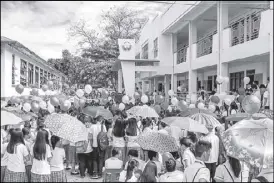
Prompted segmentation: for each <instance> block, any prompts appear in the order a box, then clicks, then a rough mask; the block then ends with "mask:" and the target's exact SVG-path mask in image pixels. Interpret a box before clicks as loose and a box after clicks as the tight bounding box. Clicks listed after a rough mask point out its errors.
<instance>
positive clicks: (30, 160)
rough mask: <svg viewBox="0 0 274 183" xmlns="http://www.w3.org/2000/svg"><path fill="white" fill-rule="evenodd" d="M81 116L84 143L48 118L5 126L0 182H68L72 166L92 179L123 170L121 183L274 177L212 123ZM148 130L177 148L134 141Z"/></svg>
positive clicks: (124, 116)
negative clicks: (55, 131) (195, 125)
mask: <svg viewBox="0 0 274 183" xmlns="http://www.w3.org/2000/svg"><path fill="white" fill-rule="evenodd" d="M77 118H78V119H79V120H80V121H81V122H82V123H83V124H85V126H86V128H87V130H88V132H89V136H88V139H89V141H88V143H87V145H86V146H85V147H84V145H83V146H79V143H71V142H68V141H66V140H64V139H61V138H59V137H57V136H54V135H52V134H51V132H50V131H49V130H48V129H46V127H45V125H44V124H43V119H44V118H42V119H39V120H37V121H35V120H34V121H33V122H32V123H30V122H26V123H25V125H24V127H23V128H17V127H15V128H11V127H7V126H5V127H3V128H2V129H1V182H67V177H66V171H65V170H69V169H71V174H72V175H73V176H79V175H78V174H80V177H81V178H84V177H86V176H90V178H91V180H90V181H92V179H98V178H101V177H103V178H104V180H105V181H107V179H111V178H109V177H108V176H107V175H108V174H105V172H108V170H110V169H111V170H113V169H114V170H117V171H118V172H119V175H118V178H117V180H119V181H120V182H215V181H216V182H220V181H223V182H231V181H232V182H248V181H250V180H251V179H252V178H255V177H254V176H253V177H251V176H250V175H256V177H257V178H258V179H260V180H261V179H264V180H265V179H267V180H268V181H271V182H272V181H273V177H271V176H269V175H272V176H273V169H268V170H262V171H261V174H260V175H259V176H258V173H256V172H253V169H252V167H251V166H249V165H248V164H246V163H244V162H241V161H239V160H237V159H235V158H233V157H229V156H227V155H226V153H225V149H224V147H223V145H222V139H221V138H220V132H221V131H222V128H220V127H218V128H215V127H213V126H211V125H208V126H207V128H208V130H209V133H208V134H196V133H192V132H187V131H182V130H180V129H179V130H177V129H178V128H175V127H174V128H173V127H171V126H168V125H166V124H165V123H163V122H161V119H160V118H143V119H142V118H138V117H137V118H129V119H128V118H127V116H126V115H125V113H122V112H119V111H117V113H116V115H115V116H114V118H113V119H112V120H105V119H104V118H103V117H102V116H98V117H96V118H93V117H91V116H88V115H85V114H80V115H78V116H77ZM35 124H36V125H35ZM35 126H37V127H36V128H35V129H34V128H33V127H35ZM2 132H3V133H2ZM101 132H102V133H101ZM149 132H157V133H164V134H166V135H171V136H173V137H174V138H175V139H176V141H177V143H178V147H180V148H179V150H178V151H177V152H167V153H163V154H161V153H157V152H154V151H146V150H144V149H142V148H141V147H140V146H139V144H138V143H136V142H135V141H134V140H135V139H136V138H137V136H138V135H140V134H143V133H149ZM104 135H105V136H104ZM105 138H106V139H105ZM101 140H103V141H101ZM77 165H78V166H77ZM77 167H78V168H77ZM265 172H266V173H265ZM269 172H270V174H269Z"/></svg>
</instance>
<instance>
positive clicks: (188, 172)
mask: <svg viewBox="0 0 274 183" xmlns="http://www.w3.org/2000/svg"><path fill="white" fill-rule="evenodd" d="M198 171H199V172H198ZM197 172H198V173H197ZM196 173H197V174H196ZM195 174H196V176H195ZM200 179H205V180H206V181H207V182H210V172H209V169H208V168H206V166H205V164H204V162H202V161H200V160H197V159H196V160H195V162H194V163H193V164H192V165H190V166H188V167H187V168H186V169H185V172H184V178H183V182H199V180H200Z"/></svg>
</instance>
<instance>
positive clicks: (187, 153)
mask: <svg viewBox="0 0 274 183" xmlns="http://www.w3.org/2000/svg"><path fill="white" fill-rule="evenodd" d="M182 159H183V164H184V167H186V165H185V160H188V162H189V165H191V164H193V163H194V162H195V160H196V158H195V156H194V154H193V153H192V152H191V151H190V149H189V148H187V149H185V151H184V153H183V158H182Z"/></svg>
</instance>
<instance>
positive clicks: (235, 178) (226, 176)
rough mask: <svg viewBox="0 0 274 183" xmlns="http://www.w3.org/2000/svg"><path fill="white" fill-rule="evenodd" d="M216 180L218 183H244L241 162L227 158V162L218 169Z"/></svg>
mask: <svg viewBox="0 0 274 183" xmlns="http://www.w3.org/2000/svg"><path fill="white" fill-rule="evenodd" d="M214 179H215V181H216V182H243V179H242V174H241V163H240V161H239V160H238V159H235V158H233V157H230V156H227V161H226V162H225V163H223V164H221V165H219V166H218V167H217V168H216V173H215V177H214Z"/></svg>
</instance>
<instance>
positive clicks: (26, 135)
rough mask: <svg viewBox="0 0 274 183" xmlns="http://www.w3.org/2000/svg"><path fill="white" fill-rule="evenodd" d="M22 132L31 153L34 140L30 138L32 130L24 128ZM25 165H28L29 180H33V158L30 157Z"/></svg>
mask: <svg viewBox="0 0 274 183" xmlns="http://www.w3.org/2000/svg"><path fill="white" fill-rule="evenodd" d="M22 132H23V136H24V142H25V145H26V147H27V149H28V152H29V154H30V150H31V145H32V141H31V140H30V138H31V135H30V131H29V129H28V128H23V129H22ZM25 165H26V174H27V176H28V180H29V182H30V181H31V167H32V158H30V160H29V161H28V162H26V164H25Z"/></svg>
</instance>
